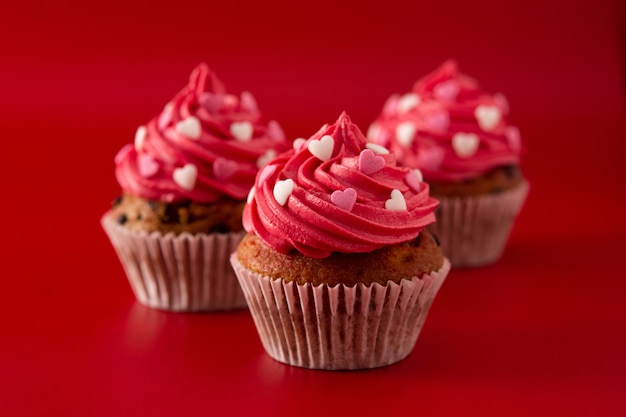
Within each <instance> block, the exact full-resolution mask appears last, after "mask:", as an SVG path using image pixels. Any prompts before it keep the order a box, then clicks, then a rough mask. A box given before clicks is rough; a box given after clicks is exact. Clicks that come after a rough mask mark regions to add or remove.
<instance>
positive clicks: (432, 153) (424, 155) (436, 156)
mask: <svg viewBox="0 0 626 417" xmlns="http://www.w3.org/2000/svg"><path fill="white" fill-rule="evenodd" d="M443 158H444V152H443V149H441V148H439V147H434V146H433V147H430V148H423V149H419V152H418V153H417V163H416V165H417V166H418V167H420V168H423V169H426V170H430V171H435V170H437V169H438V168H439V167H440V166H441V163H442V162H443Z"/></svg>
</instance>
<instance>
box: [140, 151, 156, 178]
mask: <svg viewBox="0 0 626 417" xmlns="http://www.w3.org/2000/svg"><path fill="white" fill-rule="evenodd" d="M137 170H138V171H139V175H141V176H142V177H144V178H150V177H151V176H153V175H154V174H156V173H157V172H158V171H159V163H158V162H157V161H155V160H154V158H153V157H152V156H150V155H148V154H146V153H141V154H139V155H137Z"/></svg>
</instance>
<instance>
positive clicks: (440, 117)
mask: <svg viewBox="0 0 626 417" xmlns="http://www.w3.org/2000/svg"><path fill="white" fill-rule="evenodd" d="M424 122H425V123H426V126H427V127H428V129H430V130H434V131H435V132H441V133H443V132H445V131H446V130H448V127H450V115H449V114H448V112H447V111H445V110H441V111H437V112H434V113H431V114H427V115H425V116H424Z"/></svg>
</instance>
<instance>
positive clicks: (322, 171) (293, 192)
mask: <svg viewBox="0 0 626 417" xmlns="http://www.w3.org/2000/svg"><path fill="white" fill-rule="evenodd" d="M436 205H437V201H436V200H434V199H432V198H430V197H429V195H428V185H427V184H425V183H424V182H422V181H421V177H420V174H419V172H418V171H415V170H411V169H409V168H402V167H398V166H397V165H396V161H395V156H394V155H393V154H390V153H389V152H388V151H387V150H386V149H384V148H382V147H380V146H376V145H374V144H368V143H367V141H366V139H365V137H364V136H363V134H362V133H361V131H360V130H359V128H358V127H357V126H356V125H354V124H353V123H352V122H351V121H350V118H349V117H348V116H347V115H346V114H345V113H343V114H342V115H341V116H340V117H339V119H338V120H337V121H336V122H335V123H334V124H331V125H324V126H322V128H321V129H320V130H319V131H318V132H317V133H315V134H314V135H313V136H311V137H310V138H309V139H308V140H306V141H296V142H294V149H292V150H289V151H287V152H285V153H283V154H281V155H279V156H278V157H277V158H276V159H274V160H273V161H271V162H270V163H269V164H268V165H266V166H265V167H264V168H263V169H262V170H261V171H260V172H259V174H258V175H257V179H256V185H255V186H254V188H253V189H252V190H251V193H250V196H249V199H248V204H247V205H246V208H245V209H244V214H243V224H244V228H245V229H246V230H247V231H248V232H253V233H255V234H256V235H257V236H259V237H260V238H261V239H262V240H263V241H264V242H265V243H266V244H268V245H269V246H270V247H272V248H273V249H275V250H276V251H278V252H281V253H288V252H289V251H290V250H293V249H297V250H298V251H300V252H301V253H303V254H304V255H306V256H309V257H313V258H324V257H327V256H330V254H331V253H332V252H343V253H353V252H371V251H373V250H375V249H379V248H381V247H383V246H387V245H392V244H397V243H402V242H406V241H409V240H411V239H414V238H415V237H416V236H417V235H418V234H419V233H420V232H421V231H422V229H423V228H424V227H425V226H427V225H428V224H430V223H433V222H434V221H435V216H434V209H435V207H436Z"/></svg>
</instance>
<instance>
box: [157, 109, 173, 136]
mask: <svg viewBox="0 0 626 417" xmlns="http://www.w3.org/2000/svg"><path fill="white" fill-rule="evenodd" d="M173 109H174V105H173V104H172V103H167V104H166V105H165V108H163V111H162V112H161V114H159V119H158V120H157V127H158V128H159V129H160V130H164V129H165V128H166V127H167V125H169V124H170V122H171V121H172V110H173Z"/></svg>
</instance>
